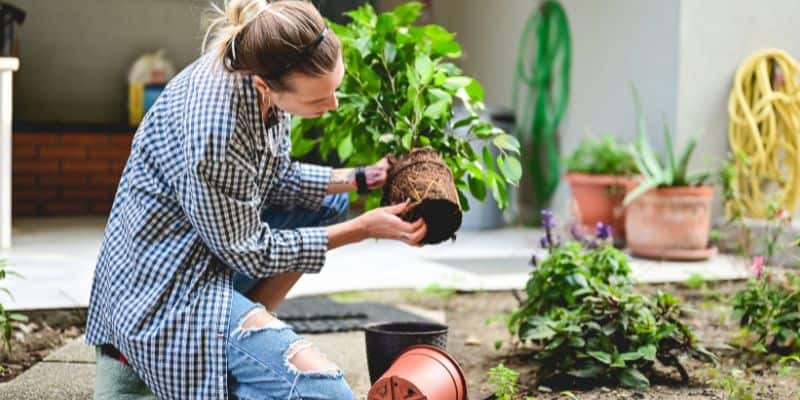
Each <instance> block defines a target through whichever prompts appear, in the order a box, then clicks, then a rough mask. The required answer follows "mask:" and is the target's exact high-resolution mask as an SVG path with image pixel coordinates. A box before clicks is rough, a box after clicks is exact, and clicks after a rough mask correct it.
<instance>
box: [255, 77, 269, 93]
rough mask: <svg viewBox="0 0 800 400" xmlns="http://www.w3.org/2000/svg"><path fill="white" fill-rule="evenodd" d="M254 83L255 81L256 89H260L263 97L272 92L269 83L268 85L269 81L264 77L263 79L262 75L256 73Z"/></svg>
mask: <svg viewBox="0 0 800 400" xmlns="http://www.w3.org/2000/svg"><path fill="white" fill-rule="evenodd" d="M253 83H255V85H256V89H258V91H259V92H260V93H261V95H262V96H263V97H266V96H268V95H269V94H270V90H269V85H267V82H266V81H264V79H262V78H261V77H260V76H257V75H254V76H253Z"/></svg>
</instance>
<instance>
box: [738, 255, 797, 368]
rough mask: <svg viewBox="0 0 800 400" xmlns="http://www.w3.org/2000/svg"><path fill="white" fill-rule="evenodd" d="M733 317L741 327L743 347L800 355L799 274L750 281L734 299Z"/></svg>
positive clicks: (762, 277) (764, 277)
mask: <svg viewBox="0 0 800 400" xmlns="http://www.w3.org/2000/svg"><path fill="white" fill-rule="evenodd" d="M757 272H758V273H760V271H757ZM733 316H734V318H735V319H736V320H738V321H739V325H740V326H741V328H742V332H741V333H742V334H741V338H740V340H741V341H742V342H743V343H740V344H746V345H747V347H748V348H750V349H753V350H755V351H757V352H777V353H792V352H800V342H798V336H800V275H796V274H787V275H786V276H785V277H784V278H782V279H777V278H775V277H773V276H772V275H771V274H768V273H767V274H763V275H762V276H761V277H759V278H757V279H753V280H751V281H750V282H748V284H747V287H746V288H745V289H744V290H742V291H740V292H738V293H736V294H735V295H734V296H733Z"/></svg>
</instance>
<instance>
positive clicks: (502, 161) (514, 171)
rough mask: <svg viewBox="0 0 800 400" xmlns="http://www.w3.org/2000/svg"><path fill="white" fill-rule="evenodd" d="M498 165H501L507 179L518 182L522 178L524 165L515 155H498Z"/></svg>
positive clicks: (514, 182)
mask: <svg viewBox="0 0 800 400" xmlns="http://www.w3.org/2000/svg"><path fill="white" fill-rule="evenodd" d="M497 165H499V166H500V170H501V171H502V172H503V176H505V177H506V180H507V181H509V182H511V183H513V184H517V183H518V182H519V180H520V178H522V166H521V165H520V163H519V160H517V159H516V158H514V157H511V156H507V157H504V156H497Z"/></svg>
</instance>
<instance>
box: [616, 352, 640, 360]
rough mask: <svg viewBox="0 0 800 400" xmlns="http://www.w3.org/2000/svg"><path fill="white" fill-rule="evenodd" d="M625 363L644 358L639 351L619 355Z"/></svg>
mask: <svg viewBox="0 0 800 400" xmlns="http://www.w3.org/2000/svg"><path fill="white" fill-rule="evenodd" d="M619 356H620V358H622V359H623V360H624V361H634V360H638V359H640V358H642V355H641V354H639V352H638V351H632V352H629V353H622V354H620V355H619Z"/></svg>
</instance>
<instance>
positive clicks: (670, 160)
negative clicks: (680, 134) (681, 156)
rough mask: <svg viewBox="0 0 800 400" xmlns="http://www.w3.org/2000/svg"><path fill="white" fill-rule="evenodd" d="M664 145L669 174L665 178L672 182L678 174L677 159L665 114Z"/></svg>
mask: <svg viewBox="0 0 800 400" xmlns="http://www.w3.org/2000/svg"><path fill="white" fill-rule="evenodd" d="M664 146H665V147H666V150H667V173H666V175H667V176H666V177H665V179H666V180H667V181H670V182H672V181H673V180H674V179H675V178H676V175H677V161H676V160H675V149H674V148H673V146H672V135H671V134H670V133H669V125H667V117H666V116H664Z"/></svg>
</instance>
